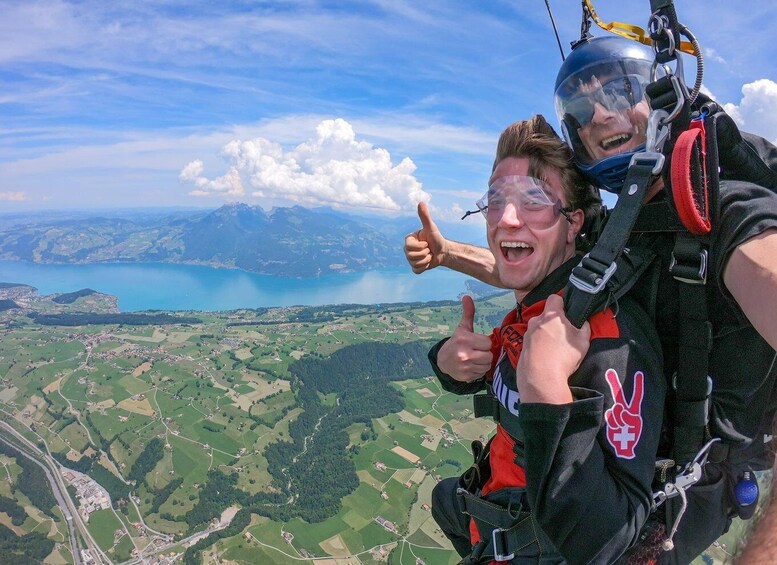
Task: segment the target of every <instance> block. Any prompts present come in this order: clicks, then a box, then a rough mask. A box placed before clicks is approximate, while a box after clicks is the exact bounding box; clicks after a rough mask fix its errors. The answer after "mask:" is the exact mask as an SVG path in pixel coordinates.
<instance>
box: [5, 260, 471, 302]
mask: <svg viewBox="0 0 777 565" xmlns="http://www.w3.org/2000/svg"><path fill="white" fill-rule="evenodd" d="M465 280H466V277H465V276H464V275H461V274H458V273H454V272H452V271H448V270H446V269H435V270H433V271H429V272H427V273H424V274H423V275H420V276H419V275H414V274H413V273H412V272H411V271H410V268H409V267H408V268H407V269H401V270H389V271H367V272H364V273H347V274H337V275H327V276H325V277H321V278H318V279H288V278H283V277H274V276H269V275H257V274H254V273H247V272H244V271H237V270H229V269H213V268H210V267H200V266H192V265H168V264H162V263H135V264H118V263H111V264H92V265H39V264H36V263H29V262H26V261H0V282H13V283H23V284H28V285H31V286H34V287H36V288H37V289H38V291H39V292H40V294H53V293H62V292H74V291H76V290H81V289H82V288H91V289H93V290H96V291H98V292H103V293H105V294H112V295H113V296H116V297H118V299H119V309H120V310H121V311H122V312H132V311H138V310H201V311H216V310H233V309H236V308H258V307H260V306H294V305H308V306H317V305H322V304H345V303H349V304H382V303H390V302H415V301H423V302H426V301H429V300H445V299H456V297H457V296H458V295H459V294H461V293H462V292H464V291H465V290H466V289H465V285H464V281H465Z"/></svg>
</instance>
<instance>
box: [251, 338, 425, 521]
mask: <svg viewBox="0 0 777 565" xmlns="http://www.w3.org/2000/svg"><path fill="white" fill-rule="evenodd" d="M428 349H429V344H428V343H426V342H413V343H408V344H404V345H401V344H393V343H375V342H369V343H361V344H356V345H352V346H348V347H344V348H342V349H340V350H338V351H336V352H334V353H333V354H332V355H331V356H330V357H327V358H321V357H317V356H314V355H310V356H307V357H303V358H302V359H300V360H298V361H296V362H294V363H292V364H291V365H290V366H289V372H290V373H291V374H292V375H293V376H294V378H295V389H296V393H297V399H298V403H299V404H300V405H302V406H303V407H304V409H305V411H304V412H303V413H302V414H301V415H300V416H299V417H298V418H297V419H296V420H295V421H294V422H292V423H291V425H290V426H289V436H290V437H291V439H292V441H291V442H288V441H277V442H275V443H271V444H270V445H268V446H267V448H266V450H265V457H266V459H267V461H268V470H269V472H270V474H271V475H272V477H273V479H274V480H275V483H276V485H278V486H279V488H282V489H284V490H288V493H287V494H288V495H289V496H290V497H293V498H294V499H295V503H294V505H288V506H284V507H282V508H278V509H277V511H276V514H275V516H273V517H274V518H275V519H278V520H288V519H290V518H294V517H300V518H303V519H304V520H307V521H308V522H320V521H322V520H325V519H327V518H329V517H330V516H333V515H334V514H336V513H337V512H338V510H339V509H340V504H341V500H342V498H343V497H344V496H346V495H348V494H350V493H351V492H353V491H354V489H355V488H356V487H357V486H358V484H359V481H358V478H357V476H356V469H355V467H354V464H353V462H352V461H351V459H350V458H349V455H348V452H347V447H348V435H347V434H346V432H345V429H346V428H347V427H348V426H350V425H351V424H353V423H356V422H362V423H367V422H369V421H370V420H371V419H372V418H380V417H382V416H385V415H387V414H391V413H394V412H399V411H401V410H402V409H403V408H404V402H403V399H402V395H401V394H400V393H399V391H398V390H396V389H395V388H393V387H391V386H390V385H389V383H390V382H391V381H394V380H402V379H408V378H417V377H421V376H424V375H427V374H428V373H429V363H428V361H427V359H426V353H427V351H428ZM319 393H321V394H335V395H336V396H337V400H338V402H337V403H336V405H335V406H328V405H325V404H324V403H323V402H322V401H321V397H320V395H319ZM324 430H325V433H320V432H321V431H324ZM305 438H309V439H308V441H307V444H306V442H305ZM288 485H290V488H289V489H287V488H286V487H287V486H288Z"/></svg>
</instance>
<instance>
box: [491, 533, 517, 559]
mask: <svg viewBox="0 0 777 565" xmlns="http://www.w3.org/2000/svg"><path fill="white" fill-rule="evenodd" d="M506 531H507V530H506V529H504V528H494V529H493V530H491V542H492V543H493V546H494V561H510V560H511V559H513V558H514V557H515V553H514V552H513V553H507V551H508V549H507V540H506V539H505V537H504V536H503V535H502V534H503V533H504V532H506Z"/></svg>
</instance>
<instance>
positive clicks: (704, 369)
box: [670, 233, 712, 464]
mask: <svg viewBox="0 0 777 565" xmlns="http://www.w3.org/2000/svg"><path fill="white" fill-rule="evenodd" d="M670 272H671V273H672V275H673V276H674V277H675V278H676V279H677V280H678V281H680V284H679V285H678V287H679V298H680V316H679V323H680V339H679V341H680V343H679V344H678V345H679V356H678V360H677V374H676V376H675V378H674V382H673V385H674V388H675V406H674V418H673V424H674V454H673V457H674V459H675V461H677V462H678V463H680V464H685V463H687V462H688V461H691V460H692V459H693V458H694V457H695V456H696V453H697V452H698V451H699V449H700V448H701V446H703V445H704V443H705V441H706V439H707V435H708V430H707V423H708V421H709V397H710V393H711V392H712V380H711V379H710V378H709V376H708V375H709V372H708V371H709V354H710V351H711V350H712V324H711V323H710V321H709V316H708V314H707V292H706V286H705V283H706V278H707V250H706V249H705V248H704V245H703V244H702V242H701V241H700V240H699V238H698V237H694V236H693V235H691V234H688V233H683V234H678V235H677V238H676V240H675V247H674V251H673V252H672V264H671V266H670Z"/></svg>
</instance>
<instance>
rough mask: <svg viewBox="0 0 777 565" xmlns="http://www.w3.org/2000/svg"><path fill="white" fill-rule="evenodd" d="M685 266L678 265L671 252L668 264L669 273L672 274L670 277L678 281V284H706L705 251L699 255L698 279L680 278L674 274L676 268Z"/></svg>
mask: <svg viewBox="0 0 777 565" xmlns="http://www.w3.org/2000/svg"><path fill="white" fill-rule="evenodd" d="M683 266H685V265H680V264H679V263H678V261H677V258H676V257H675V256H674V251H672V260H671V261H670V263H669V272H670V273H672V276H673V277H674V278H675V280H678V281H680V282H684V283H686V284H707V250H706V249H702V250H701V252H700V253H699V274H698V278H693V279H692V278H688V277H682V276H679V275H676V274H675V269H676V268H678V267H683Z"/></svg>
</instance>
